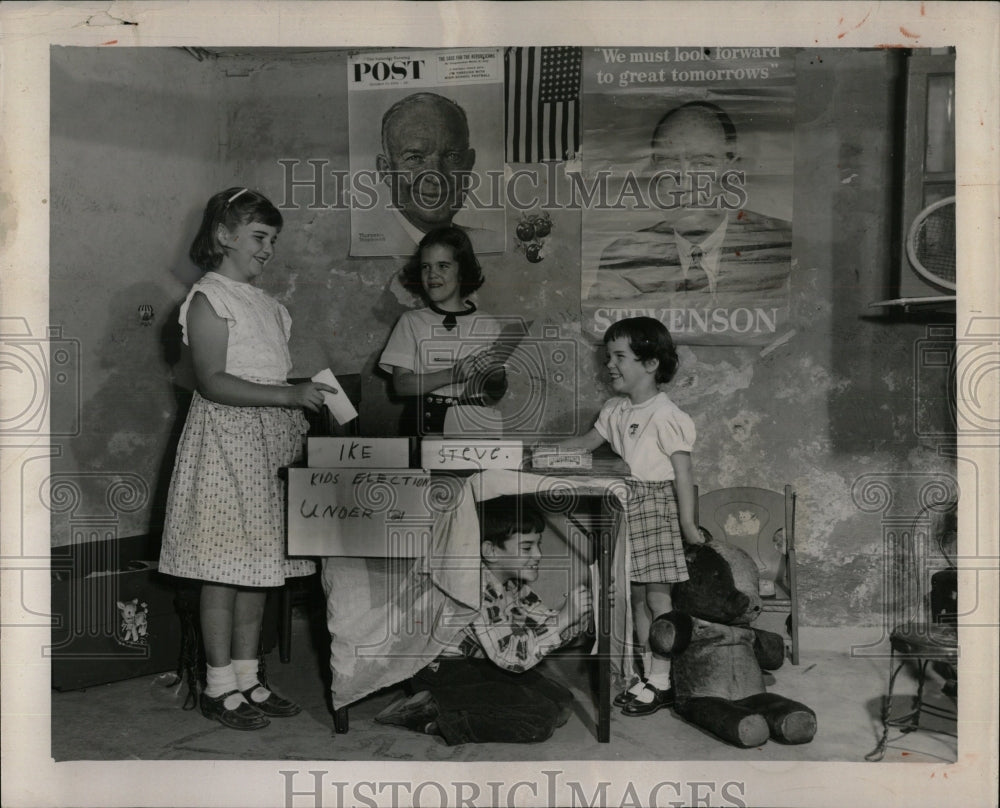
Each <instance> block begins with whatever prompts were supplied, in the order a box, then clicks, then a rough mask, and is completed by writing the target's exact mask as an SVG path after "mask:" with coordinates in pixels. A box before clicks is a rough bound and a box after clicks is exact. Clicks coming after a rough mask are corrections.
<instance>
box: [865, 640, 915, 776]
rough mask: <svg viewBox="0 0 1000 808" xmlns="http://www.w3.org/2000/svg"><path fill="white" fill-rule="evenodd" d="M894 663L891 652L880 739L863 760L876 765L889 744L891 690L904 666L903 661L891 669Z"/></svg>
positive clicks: (883, 755) (904, 662) (883, 701)
mask: <svg viewBox="0 0 1000 808" xmlns="http://www.w3.org/2000/svg"><path fill="white" fill-rule="evenodd" d="M894 663H895V654H894V653H893V652H890V653H889V692H888V694H887V695H886V696H885V697H884V698H883V699H882V716H881V717H882V737H881V738H880V739H879V742H878V746H876V747H875V748H874V749H873V750H872V751H871V752H869V753H868V754H867V755H865V760H867V761H869V762H871V763H877V762H878V761H880V760H881V759H882V758H883V757H885V748H886V746H887V745H888V743H889V726H890V724H889V717H890V716H891V715H892V688H893V685H895V683H896V677H897V676H898V675H899V672H900V671H901V670H902V669H903V665H905V664H906V660H905V659H904V660H903V661H902V662H900V663H899V665H896V667H895V669H893V665H894Z"/></svg>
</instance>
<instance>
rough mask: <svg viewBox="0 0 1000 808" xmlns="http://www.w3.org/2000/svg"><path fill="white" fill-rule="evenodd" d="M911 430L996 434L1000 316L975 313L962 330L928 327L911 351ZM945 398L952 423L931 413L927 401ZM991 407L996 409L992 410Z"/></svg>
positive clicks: (999, 424) (944, 435)
mask: <svg viewBox="0 0 1000 808" xmlns="http://www.w3.org/2000/svg"><path fill="white" fill-rule="evenodd" d="M914 378H915V379H916V382H915V384H914V390H913V401H914V418H913V422H914V429H915V431H916V434H917V435H919V436H921V437H928V438H940V439H949V438H950V439H952V440H953V439H954V438H955V437H956V436H959V435H961V436H996V435H1000V416H998V414H997V412H996V410H995V399H996V391H997V389H1000V318H995V317H973V318H971V319H970V320H969V322H968V324H967V326H966V329H965V333H964V334H962V335H961V336H959V335H957V334H956V332H955V328H954V326H951V325H933V326H928V328H927V335H926V337H924V338H923V339H920V340H917V342H916V345H915V350H914ZM942 397H946V399H947V408H948V414H949V421H950V423H941V422H940V419H939V418H938V419H935V418H934V414H935V413H936V412H939V411H940V408H934V407H929V406H928V403H929V402H934V401H935V400H940V399H941V398H942ZM991 407H993V408H994V409H992V410H991Z"/></svg>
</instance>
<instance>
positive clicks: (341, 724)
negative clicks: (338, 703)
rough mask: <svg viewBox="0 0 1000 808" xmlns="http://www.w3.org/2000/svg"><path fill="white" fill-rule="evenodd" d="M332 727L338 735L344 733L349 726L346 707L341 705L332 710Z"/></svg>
mask: <svg viewBox="0 0 1000 808" xmlns="http://www.w3.org/2000/svg"><path fill="white" fill-rule="evenodd" d="M333 728H334V730H336V732H337V734H338V735H344V734H345V733H346V732H347V730H348V729H349V728H350V726H349V722H348V719H347V708H346V707H341V708H340V709H335V710H334V711H333Z"/></svg>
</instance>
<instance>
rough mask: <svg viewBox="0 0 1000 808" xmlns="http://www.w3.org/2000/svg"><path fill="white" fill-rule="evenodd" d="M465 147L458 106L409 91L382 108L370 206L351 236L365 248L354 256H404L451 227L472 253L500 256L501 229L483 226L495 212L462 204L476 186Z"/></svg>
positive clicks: (471, 152) (472, 156)
mask: <svg viewBox="0 0 1000 808" xmlns="http://www.w3.org/2000/svg"><path fill="white" fill-rule="evenodd" d="M470 141H471V138H470V126H469V118H468V116H467V114H466V110H465V108H464V107H463V106H462V105H461V104H459V103H458V102H457V101H455V100H454V99H452V98H449V97H446V96H444V95H441V94H439V93H434V92H427V91H421V92H414V93H410V94H409V95H405V96H403V97H402V98H399V99H398V100H397V101H395V103H393V104H391V105H390V106H389V107H388V108H387V109H385V111H384V113H383V114H382V117H381V126H380V129H379V144H378V151H377V153H376V154H375V159H374V162H375V165H374V168H375V171H376V175H377V180H376V186H377V187H376V190H377V195H378V200H377V202H376V203H375V204H374V205H373V206H372V207H371V208H370V209H367V210H364V211H362V212H361V213H360V216H359V218H358V232H357V233H356V234H355V235H356V237H358V240H359V241H361V242H363V243H367V244H369V245H371V246H372V247H373V249H372V251H371V252H368V251H364V250H362V251H358V252H357V253H356V254H371V255H386V254H390V255H409V254H411V253H412V252H413V250H414V249H415V248H416V246H417V244H418V243H419V242H420V240H421V239H422V238H423V237H424V235H425V234H426V233H428V232H429V231H430V230H433V229H434V228H436V227H443V226H446V225H452V224H453V225H455V226H456V227H460V228H462V229H463V230H465V231H466V233H467V234H468V236H469V238H470V240H471V241H472V245H473V248H474V249H475V250H476V251H477V252H496V251H498V250H502V249H503V245H504V234H503V232H502V228H501V229H500V230H499V231H498V230H497V229H496V228H495V227H492V226H491V225H493V224H494V223H495V221H496V220H497V219H498V218H499V219H500V221H501V222H502V218H500V217H502V215H503V212H502V210H501V211H499V213H498V212H497V211H493V210H487V211H479V210H473V209H470V205H469V204H468V202H469V191H470V183H472V182H473V181H475V180H477V179H478V180H480V184H481V178H478V177H474V176H473V174H472V172H473V170H474V169H475V166H476V149H475V148H473V146H472V145H471V142H470ZM373 145H374V144H373ZM479 193H480V195H482V193H483V191H482V189H480V190H479ZM359 246H360V245H359Z"/></svg>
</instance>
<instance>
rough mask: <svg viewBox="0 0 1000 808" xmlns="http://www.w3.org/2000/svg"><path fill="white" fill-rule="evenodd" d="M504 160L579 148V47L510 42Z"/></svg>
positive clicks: (560, 156) (565, 154)
mask: <svg viewBox="0 0 1000 808" xmlns="http://www.w3.org/2000/svg"><path fill="white" fill-rule="evenodd" d="M506 62H507V64H506V69H507V76H506V78H507V81H506V84H505V87H506V91H505V93H506V95H505V101H506V104H507V162H509V163H535V162H541V161H543V160H566V159H567V158H569V157H572V156H573V155H574V154H575V153H576V152H577V151H578V150H579V148H580V68H581V65H582V63H583V48H564V47H552V48H510V49H509V50H508V51H507V60H506Z"/></svg>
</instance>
